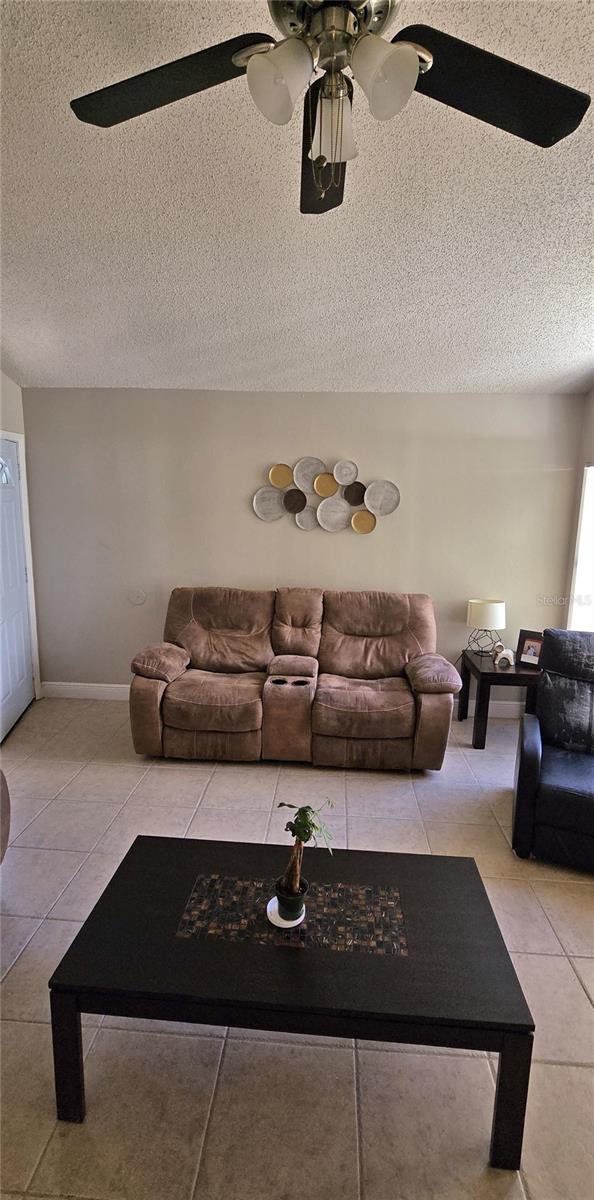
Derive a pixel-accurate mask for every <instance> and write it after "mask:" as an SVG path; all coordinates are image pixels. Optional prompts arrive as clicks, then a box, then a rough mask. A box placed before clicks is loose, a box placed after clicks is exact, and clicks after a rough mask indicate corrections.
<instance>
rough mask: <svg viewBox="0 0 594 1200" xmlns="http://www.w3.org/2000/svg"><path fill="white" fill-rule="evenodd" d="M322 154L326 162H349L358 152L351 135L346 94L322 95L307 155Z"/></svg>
mask: <svg viewBox="0 0 594 1200" xmlns="http://www.w3.org/2000/svg"><path fill="white" fill-rule="evenodd" d="M320 154H322V155H323V156H324V158H325V159H326V162H328V163H334V162H337V163H339V162H350V161H351V159H352V158H356V157H357V154H358V150H357V147H356V146H355V140H354V137H353V110H352V106H351V102H350V100H349V98H348V96H340V97H339V98H338V99H335V100H331V99H330V98H326V97H325V96H322V98H321V99H320V101H319V104H318V111H317V113H316V127H315V130H314V136H313V141H312V144H311V150H310V153H309V157H310V158H313V159H316V158H318V157H319V156H320Z"/></svg>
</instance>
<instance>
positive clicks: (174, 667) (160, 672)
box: [131, 642, 190, 683]
mask: <svg viewBox="0 0 594 1200" xmlns="http://www.w3.org/2000/svg"><path fill="white" fill-rule="evenodd" d="M189 661H190V655H189V654H188V652H187V650H182V648H181V646H175V645H174V644H173V642H158V643H157V645H155V646H145V647H144V650H140V651H139V652H138V654H136V655H135V656H134V658H133V659H132V663H131V668H132V674H133V675H142V676H143V677H144V678H145V679H163V680H164V681H165V683H173V681H174V679H178V678H179V676H180V675H183V673H184V671H185V669H186V667H187V665H188V663H189Z"/></svg>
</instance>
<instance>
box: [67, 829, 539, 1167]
mask: <svg viewBox="0 0 594 1200" xmlns="http://www.w3.org/2000/svg"><path fill="white" fill-rule="evenodd" d="M306 859H307V875H308V877H309V878H310V879H311V880H317V881H318V882H319V883H322V882H323V883H327V884H338V883H343V884H358V885H377V884H379V883H381V884H382V886H386V885H391V886H393V887H396V888H398V890H399V894H400V901H401V907H402V913H403V917H404V928H405V936H406V944H407V953H406V955H405V956H402V955H392V954H388V955H385V954H384V955H381V954H377V953H352V952H351V953H349V952H345V951H343V952H338V951H336V950H331V949H327V948H320V947H315V948H313V947H310V946H307V947H304V948H303V947H302V948H295V947H293V946H284V945H283V946H278V945H274V944H265V945H262V944H259V943H258V941H255V940H249V941H230V940H227V939H225V938H224V937H211V936H209V937H208V938H204V937H196V936H191V937H187V938H186V937H180V936H176V935H177V932H178V928H179V924H180V920H181V917H182V914H183V913H184V911H185V910H186V905H187V901H188V897H189V896H190V893H191V892H192V888H193V885H194V882H195V880H196V877H197V876H198V875H201V876H202V875H205V876H208V875H211V874H216V873H218V874H223V875H228V876H234V877H238V878H240V879H246V878H247V879H257V878H269V877H272V878H274V877H275V876H277V875H279V874H280V873H281V871H282V869H283V868H284V866H285V863H286V860H287V849H286V847H284V846H261V845H251V844H248V845H243V844H236V843H233V842H207V841H194V840H183V839H181V838H160V837H139V838H137V839H136V841H135V842H134V845H133V846H132V847H131V849H130V850H129V852H128V854H127V855H126V857H125V859H124V860H123V862H122V863H121V865H120V867H119V868H118V870H117V871H116V873H115V875H114V877H113V879H112V880H111V882H110V883H109V884H108V886H107V888H106V890H105V891H104V893H103V895H102V897H101V899H100V900H99V902H98V904H97V905H96V906H95V908H94V909H93V911H92V913H91V914H90V916H89V917H88V918H87V920H86V921H85V923H84V925H83V927H82V929H81V930H80V932H79V934H78V936H77V937H76V938H75V940H74V942H73V943H72V945H71V946H70V948H69V950H68V951H67V953H66V954H65V956H64V958H63V959H62V962H61V963H60V965H59V967H58V968H57V970H56V971H55V973H54V975H53V976H52V978H51V980H50V984H49V986H50V989H51V1012H52V1034H53V1045H54V1068H55V1080H56V1098H57V1108H58V1117H59V1119H60V1120H63V1121H82V1120H84V1115H85V1099H84V1076H83V1058H82V1042H81V1022H80V1014H81V1013H83V1012H92V1013H109V1014H113V1015H119V1016H125V1017H145V1018H155V1019H166V1020H170V1021H193V1022H205V1023H206V1024H212V1025H233V1026H242V1027H243V1028H246V1029H267V1030H281V1031H284V1032H290V1033H306V1034H322V1035H324V1034H325V1035H329V1036H338V1037H347V1038H353V1037H354V1038H362V1039H365V1038H371V1039H375V1040H379V1041H389V1042H402V1043H410V1044H412V1045H431V1046H454V1047H463V1048H466V1049H470V1050H491V1051H496V1052H498V1053H499V1071H498V1076H497V1088H496V1094H495V1112H494V1118H493V1127H492V1135H491V1153H490V1162H491V1164H492V1166H494V1167H505V1168H508V1169H510V1170H514V1169H517V1168H518V1167H519V1165H520V1154H521V1148H522V1135H523V1128H524V1116H525V1110H526V1097H527V1092H528V1078H529V1073H530V1059H531V1054H532V1040H533V1031H534V1023H533V1020H532V1017H531V1015H530V1011H529V1009H528V1006H527V1004H526V1001H525V999H524V996H523V994H522V990H521V988H520V985H519V983H518V980H517V977H516V975H515V972H514V969H513V966H512V964H511V961H510V958H509V955H508V953H507V950H506V947H505V944H504V942H503V938H502V937H501V934H500V932H499V928H498V925H497V922H496V920H495V917H494V915H493V911H492V909H491V906H490V904H489V901H488V898H487V894H486V892H485V889H484V887H483V884H482V881H481V879H480V876H479V873H478V871H477V868H476V864H475V862H474V860H473V859H470V858H445V857H436V856H432V855H422V854H376V853H370V852H367V851H359V850H337V851H335V852H334V854H333V855H332V856H330V855H329V854H328V853H327V851H325V850H310V849H308V850H307V852H306ZM265 920H266V918H265V916H264V912H263V913H262V921H263V922H265ZM263 928H265V929H267V928H268V926H267V925H266V926H264V927H263ZM444 1070H447V1061H446V1060H444Z"/></svg>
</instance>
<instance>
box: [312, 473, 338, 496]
mask: <svg viewBox="0 0 594 1200" xmlns="http://www.w3.org/2000/svg"><path fill="white" fill-rule="evenodd" d="M314 491H315V492H317V494H318V496H334V494H335V492H337V491H338V484H337V482H336V480H335V478H334V476H333V475H331V474H330V472H329V471H324V473H323V475H316V477H315V479H314Z"/></svg>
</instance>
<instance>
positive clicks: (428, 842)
mask: <svg viewBox="0 0 594 1200" xmlns="http://www.w3.org/2000/svg"><path fill="white" fill-rule="evenodd" d="M410 782H411V787H412V790H413V796H414V798H415V803H416V806H417V808H418V810H419V818H420V821H421V825H422V826H423V833H424V834H425V841H426V842H427V846H428V847H429V853H430V854H433V847H432V845H431V842H430V841H429V834H428V833H427V826H426V825H425V818H424V816H423V810H422V808H421V804H420V801H419V797H418V796H417V789H416V788H415V781H414V778H413V776H412V775H411V780H410Z"/></svg>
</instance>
